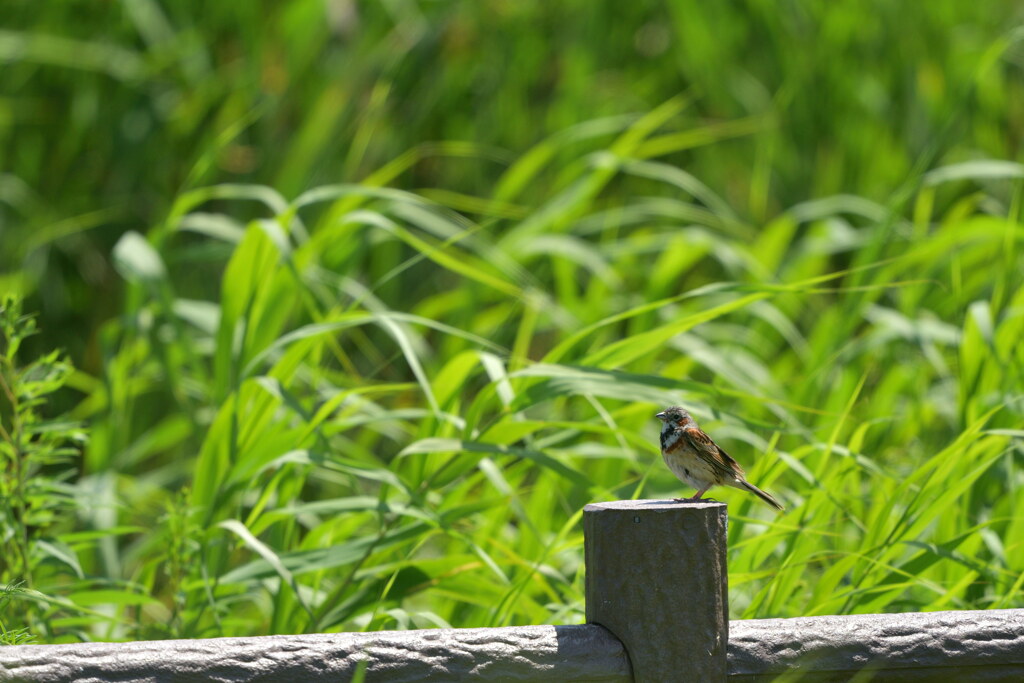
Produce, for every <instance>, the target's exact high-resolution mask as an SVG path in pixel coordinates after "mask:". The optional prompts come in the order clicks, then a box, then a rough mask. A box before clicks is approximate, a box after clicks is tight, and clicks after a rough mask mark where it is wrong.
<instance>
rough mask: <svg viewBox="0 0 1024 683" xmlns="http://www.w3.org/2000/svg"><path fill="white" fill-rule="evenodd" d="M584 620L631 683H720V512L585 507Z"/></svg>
mask: <svg viewBox="0 0 1024 683" xmlns="http://www.w3.org/2000/svg"><path fill="white" fill-rule="evenodd" d="M583 533H584V537H585V543H586V550H585V552H586V567H587V583H586V590H587V621H588V622H589V623H594V624H600V625H601V626H604V627H605V628H607V629H608V630H609V631H611V632H612V634H613V635H615V636H616V637H617V638H618V639H619V640H621V641H622V643H623V644H624V645H625V646H626V651H627V652H628V653H629V658H630V664H631V665H632V669H633V676H634V679H635V680H637V681H685V680H692V681H724V680H725V676H726V649H727V646H728V642H729V596H728V575H727V572H726V507H725V504H724V503H717V502H677V501H666V500H623V501H616V502H612V503H597V504H594V505H588V506H586V507H585V508H584V509H583Z"/></svg>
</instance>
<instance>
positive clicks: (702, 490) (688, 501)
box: [673, 486, 711, 503]
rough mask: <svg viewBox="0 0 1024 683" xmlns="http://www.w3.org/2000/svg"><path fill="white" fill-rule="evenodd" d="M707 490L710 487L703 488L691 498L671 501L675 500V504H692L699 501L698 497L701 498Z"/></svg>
mask: <svg viewBox="0 0 1024 683" xmlns="http://www.w3.org/2000/svg"><path fill="white" fill-rule="evenodd" d="M709 488H711V487H710V486H705V487H704V488H702V489H701V490H700V491H697V493H695V494H693V497H691V498H674V499H673V500H675V501H676V502H677V503H692V502H693V501H697V500H700V497H701V496H703V495H704V492H705V491H707V490H708V489H709Z"/></svg>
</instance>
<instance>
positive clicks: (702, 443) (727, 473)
mask: <svg viewBox="0 0 1024 683" xmlns="http://www.w3.org/2000/svg"><path fill="white" fill-rule="evenodd" d="M683 434H685V435H686V438H687V440H688V441H689V442H690V445H692V446H693V448H694V450H695V451H696V452H697V455H699V456H700V457H701V458H703V459H704V460H705V461H706V462H707V463H708V464H709V465H711V467H712V469H714V471H715V472H717V473H718V474H719V475H720V476H721V477H722V478H724V479H729V478H733V477H740V478H742V477H743V468H742V467H740V465H739V463H738V462H736V461H735V460H733V459H732V456H730V455H729V454H728V453H726V452H725V451H723V450H722V449H721V448H719V447H718V444H716V443H715V442H714V441H712V440H711V437H710V436H708V435H707V434H705V433H704V432H703V431H702V430H700V429H697V428H695V427H690V428H689V429H684V430H683Z"/></svg>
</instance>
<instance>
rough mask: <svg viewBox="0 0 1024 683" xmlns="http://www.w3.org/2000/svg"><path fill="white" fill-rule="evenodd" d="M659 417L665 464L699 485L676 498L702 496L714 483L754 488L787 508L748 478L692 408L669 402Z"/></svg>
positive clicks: (768, 500)
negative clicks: (690, 494)
mask: <svg viewBox="0 0 1024 683" xmlns="http://www.w3.org/2000/svg"><path fill="white" fill-rule="evenodd" d="M655 417H657V418H658V419H659V420H661V421H662V423H663V424H662V426H661V457H662V458H664V459H665V464H666V465H668V468H669V469H670V470H672V474H674V475H676V477H678V478H679V480H680V481H683V482H685V483H687V484H689V485H690V486H692V487H693V488H695V489H697V493H696V494H694V496H693V498H676V500H700V497H701V496H703V495H704V492H705V491H707V490H708V489H709V488H711V487H712V486H731V487H733V488H735V489H744V490H746V491H750V492H751V493H753V494H754V495H756V496H757V497H758V498H760V499H761V500H763V501H764V502H766V503H768V504H769V505H771V506H772V507H773V508H775V509H776V510H780V511H781V510H784V509H785V508H783V507H782V505H781V504H780V503H779V501H777V500H775V499H774V498H773V497H772V496H770V495H769V494H767V493H765V492H764V491H762V490H761V489H759V488H757V487H756V486H754V485H753V484H751V483H750V482H749V481H747V480H746V478H745V477H744V476H743V468H742V467H740V466H739V463H737V462H736V461H735V460H733V459H732V457H730V456H729V454H728V453H726V452H725V451H723V450H722V449H721V448H719V446H718V444H716V443H715V442H714V441H712V440H711V437H710V436H708V435H707V434H705V433H704V430H702V429H701V428H700V427H698V426H697V423H696V422H695V421H694V419H693V418H692V417H690V414H689V413H688V412H686V411H685V410H683V409H682V408H680V407H679V406H669V407H668V408H665V410H663V411H661V412H660V413H658V414H657V415H655Z"/></svg>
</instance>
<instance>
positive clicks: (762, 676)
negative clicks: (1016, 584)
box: [0, 501, 1024, 683]
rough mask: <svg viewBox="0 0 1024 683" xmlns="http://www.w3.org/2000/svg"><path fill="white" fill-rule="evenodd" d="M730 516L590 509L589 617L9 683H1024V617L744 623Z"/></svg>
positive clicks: (148, 653) (108, 665) (231, 651)
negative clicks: (730, 578)
mask: <svg viewBox="0 0 1024 683" xmlns="http://www.w3.org/2000/svg"><path fill="white" fill-rule="evenodd" d="M725 525H726V516H725V506H724V505H723V504H721V503H700V504H677V503H670V502H666V501H621V502H616V503H602V504H599V505H588V506H587V508H586V509H585V511H584V531H585V535H586V551H585V552H586V562H587V565H586V566H587V582H586V586H587V620H588V621H590V622H592V623H589V624H586V625H579V626H519V627H508V628H475V629H435V630H420V631H386V632H378V633H339V634H317V635H300V636H264V637H256V638H212V639H207V640H178V641H144V642H134V643H77V644H68V645H21V646H15V647H0V681H26V682H32V683H36V682H39V683H65V682H67V683H70V682H72V681H74V682H75V683H107V682H113V681H147V682H150V683H164V682H168V683H169V682H171V681H205V680H215V681H225V682H231V681H246V682H256V681H259V682H261V683H270V682H275V683H276V682H278V681H282V682H283V681H313V682H318V683H319V682H327V681H331V682H332V683H333V682H337V681H347V680H349V679H350V678H352V676H353V675H354V674H355V672H356V670H357V668H358V667H359V666H360V663H361V662H365V664H362V666H363V667H365V673H366V680H367V681H370V682H371V683H372V682H374V681H386V682H387V683H405V682H412V681H457V680H481V681H552V682H555V681H558V682H563V681H564V682H572V681H591V682H595V683H605V682H608V683H612V682H615V683H618V682H620V681H621V682H623V683H625V682H626V681H633V680H635V681H644V682H646V681H725V680H728V681H730V682H731V681H769V680H774V679H776V678H777V677H778V676H780V675H783V674H785V675H786V679H787V680H800V681H848V680H851V679H856V680H873V681H944V682H945V681H982V682H990V681H1024V610H991V611H971V612H931V613H918V614H867V615H854V616H828V617H805V618H798V619H756V620H743V621H733V622H729V621H728V620H727V614H728V604H727V586H726V576H727V575H726V567H725V543H726V541H725Z"/></svg>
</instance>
